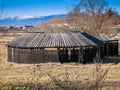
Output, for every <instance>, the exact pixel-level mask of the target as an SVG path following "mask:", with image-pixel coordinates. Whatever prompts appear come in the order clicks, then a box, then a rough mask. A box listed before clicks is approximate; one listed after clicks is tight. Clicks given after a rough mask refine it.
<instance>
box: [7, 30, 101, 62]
mask: <svg viewBox="0 0 120 90" xmlns="http://www.w3.org/2000/svg"><path fill="white" fill-rule="evenodd" d="M89 37H91V39H89ZM93 38H94V37H93V36H91V35H89V34H87V35H86V34H85V33H79V32H78V33H72V32H69V33H40V32H34V33H26V34H24V35H23V36H20V37H18V38H16V39H15V40H13V41H11V42H10V43H9V44H8V61H9V62H16V63H44V62H61V63H66V62H82V63H90V62H93V58H94V57H95V56H96V53H97V52H99V53H100V54H101V52H102V49H103V42H101V41H100V40H99V39H95V38H94V40H92V39H93Z"/></svg>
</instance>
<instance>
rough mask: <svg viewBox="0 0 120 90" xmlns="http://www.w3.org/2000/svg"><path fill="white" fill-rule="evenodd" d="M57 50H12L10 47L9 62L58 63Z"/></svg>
mask: <svg viewBox="0 0 120 90" xmlns="http://www.w3.org/2000/svg"><path fill="white" fill-rule="evenodd" d="M58 58H59V57H58V52H57V50H44V49H43V48H31V49H25V48H12V47H8V61H9V62H16V63H31V64H32V63H44V62H58V61H59V60H58Z"/></svg>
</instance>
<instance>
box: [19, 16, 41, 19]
mask: <svg viewBox="0 0 120 90" xmlns="http://www.w3.org/2000/svg"><path fill="white" fill-rule="evenodd" d="M37 17H40V16H32V15H21V16H18V17H17V19H29V18H37Z"/></svg>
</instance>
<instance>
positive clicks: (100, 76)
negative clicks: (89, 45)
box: [92, 52, 110, 90]
mask: <svg viewBox="0 0 120 90" xmlns="http://www.w3.org/2000/svg"><path fill="white" fill-rule="evenodd" d="M109 70H110V66H109V67H107V68H103V64H102V60H101V58H100V54H99V53H98V52H97V53H96V57H95V58H94V69H93V71H92V72H93V75H94V76H95V84H94V86H93V88H94V90H100V88H101V87H102V85H103V84H104V82H105V80H106V79H107V74H108V72H109Z"/></svg>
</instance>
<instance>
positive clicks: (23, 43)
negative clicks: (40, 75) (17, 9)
mask: <svg viewBox="0 0 120 90" xmlns="http://www.w3.org/2000/svg"><path fill="white" fill-rule="evenodd" d="M98 44H99V43H96V42H94V41H92V40H90V39H89V38H88V37H86V35H84V34H81V33H71V32H70V33H40V32H39V33H38V32H34V33H26V34H24V35H23V36H20V37H18V38H16V39H15V40H13V41H11V42H10V43H9V44H8V46H11V47H24V48H28V47H29V48H33V47H41V48H42V47H80V46H97V45H98ZM100 44H101V43H100Z"/></svg>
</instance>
